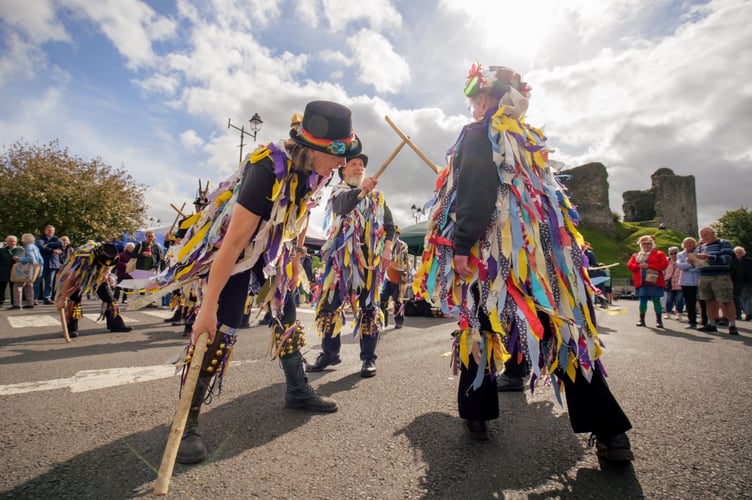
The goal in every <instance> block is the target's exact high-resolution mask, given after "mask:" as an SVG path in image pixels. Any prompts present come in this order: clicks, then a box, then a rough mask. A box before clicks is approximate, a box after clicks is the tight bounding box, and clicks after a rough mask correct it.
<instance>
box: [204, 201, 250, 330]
mask: <svg viewBox="0 0 752 500" xmlns="http://www.w3.org/2000/svg"><path fill="white" fill-rule="evenodd" d="M260 221H261V216H259V215H256V214H254V213H253V212H251V211H249V210H248V209H246V208H244V207H243V206H242V205H240V204H236V205H235V208H234V209H233V212H232V218H231V219H230V224H229V226H228V228H227V234H226V235H225V237H224V239H223V240H222V244H221V246H220V248H219V250H218V251H217V256H216V257H215V258H214V262H213V263H212V266H211V269H210V270H209V280H208V283H207V286H206V290H205V292H204V297H203V300H202V301H201V308H200V309H199V313H198V316H197V317H196V322H195V323H194V324H193V341H194V342H195V340H196V339H197V338H198V336H199V335H200V334H201V333H203V332H205V331H208V332H209V337H210V340H213V339H214V333H215V331H216V329H217V306H218V302H219V295H220V294H221V293H222V289H223V288H224V287H225V285H226V284H227V281H228V280H229V279H230V275H231V273H232V268H233V266H235V262H237V260H238V256H239V255H240V252H242V251H243V249H244V248H245V247H246V246H247V245H248V241H249V239H250V237H251V235H252V234H253V233H255V232H256V228H257V227H258V225H259V223H260Z"/></svg>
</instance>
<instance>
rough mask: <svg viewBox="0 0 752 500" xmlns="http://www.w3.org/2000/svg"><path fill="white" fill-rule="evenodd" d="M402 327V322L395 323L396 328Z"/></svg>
mask: <svg viewBox="0 0 752 500" xmlns="http://www.w3.org/2000/svg"><path fill="white" fill-rule="evenodd" d="M400 328H402V323H395V324H394V329H395V330H399V329H400Z"/></svg>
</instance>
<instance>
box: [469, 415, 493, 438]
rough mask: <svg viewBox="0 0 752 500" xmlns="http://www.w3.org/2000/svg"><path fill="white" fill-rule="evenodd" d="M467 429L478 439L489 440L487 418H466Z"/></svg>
mask: <svg viewBox="0 0 752 500" xmlns="http://www.w3.org/2000/svg"><path fill="white" fill-rule="evenodd" d="M465 429H467V433H468V434H470V437H471V438H473V439H475V440H476V441H488V438H489V436H488V427H487V426H486V421H485V420H470V419H468V420H465Z"/></svg>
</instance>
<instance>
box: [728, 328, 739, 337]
mask: <svg viewBox="0 0 752 500" xmlns="http://www.w3.org/2000/svg"><path fill="white" fill-rule="evenodd" d="M729 335H739V330H737V329H736V327H735V326H730V327H729Z"/></svg>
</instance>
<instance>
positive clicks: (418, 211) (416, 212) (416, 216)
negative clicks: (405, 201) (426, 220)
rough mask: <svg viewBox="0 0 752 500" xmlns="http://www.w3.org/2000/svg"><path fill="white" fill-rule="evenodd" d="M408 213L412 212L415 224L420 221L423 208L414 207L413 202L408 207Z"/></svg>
mask: <svg viewBox="0 0 752 500" xmlns="http://www.w3.org/2000/svg"><path fill="white" fill-rule="evenodd" d="M410 213H412V214H413V219H415V223H416V224H417V223H418V222H420V219H422V218H423V215H424V214H423V209H422V208H420V207H416V206H415V205H414V204H413V206H412V207H410Z"/></svg>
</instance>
